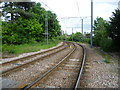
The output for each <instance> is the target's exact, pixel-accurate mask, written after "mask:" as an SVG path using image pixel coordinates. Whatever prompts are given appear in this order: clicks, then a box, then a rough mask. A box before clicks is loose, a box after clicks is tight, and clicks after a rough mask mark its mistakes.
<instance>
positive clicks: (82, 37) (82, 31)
mask: <svg viewBox="0 0 120 90" xmlns="http://www.w3.org/2000/svg"><path fill="white" fill-rule="evenodd" d="M81 20H82V40H83V19H81Z"/></svg>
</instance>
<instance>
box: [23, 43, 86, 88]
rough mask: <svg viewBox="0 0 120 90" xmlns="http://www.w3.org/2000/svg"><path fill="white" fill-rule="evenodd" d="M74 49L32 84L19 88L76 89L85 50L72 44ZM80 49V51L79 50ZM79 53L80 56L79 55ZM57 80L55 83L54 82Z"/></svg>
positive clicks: (78, 45)
mask: <svg viewBox="0 0 120 90" xmlns="http://www.w3.org/2000/svg"><path fill="white" fill-rule="evenodd" d="M72 44H73V46H74V48H73V49H72V50H71V51H70V53H68V54H67V55H66V56H65V57H64V58H63V59H61V60H60V62H58V63H57V64H56V65H54V66H53V67H52V68H51V69H49V70H48V71H46V72H45V73H44V74H43V75H41V76H39V77H38V78H37V79H36V80H34V81H33V82H32V83H30V84H28V85H26V86H25V87H24V86H21V87H22V89H24V90H26V89H30V88H36V87H40V88H51V87H52V88H61V87H62V88H74V89H75V90H76V89H77V88H78V85H79V82H80V77H81V74H82V71H83V66H84V62H85V56H86V51H85V48H84V47H83V46H82V45H80V44H76V43H72ZM80 48H81V49H80ZM80 51H81V55H80ZM56 80H57V81H56Z"/></svg>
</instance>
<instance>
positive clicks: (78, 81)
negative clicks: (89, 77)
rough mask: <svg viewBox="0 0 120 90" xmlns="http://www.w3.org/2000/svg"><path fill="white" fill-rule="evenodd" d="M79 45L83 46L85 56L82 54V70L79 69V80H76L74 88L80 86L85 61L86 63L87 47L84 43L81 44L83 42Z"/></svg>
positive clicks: (75, 89)
mask: <svg viewBox="0 0 120 90" xmlns="http://www.w3.org/2000/svg"><path fill="white" fill-rule="evenodd" d="M77 44H78V43H77ZM78 45H79V46H81V47H82V49H83V56H82V63H81V67H80V70H79V74H78V77H77V80H76V83H75V86H74V90H77V88H78V86H79V83H80V79H81V75H82V72H83V67H84V63H85V58H86V49H85V47H84V46H83V45H81V44H78Z"/></svg>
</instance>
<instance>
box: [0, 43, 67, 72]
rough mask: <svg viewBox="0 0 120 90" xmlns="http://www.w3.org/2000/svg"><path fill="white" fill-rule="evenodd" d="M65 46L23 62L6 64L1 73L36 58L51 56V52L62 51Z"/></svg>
mask: <svg viewBox="0 0 120 90" xmlns="http://www.w3.org/2000/svg"><path fill="white" fill-rule="evenodd" d="M66 46H67V45H66V44H65V45H64V46H63V47H60V48H57V49H55V50H52V51H49V52H45V53H43V54H40V55H35V56H33V57H31V58H26V59H24V60H19V61H17V62H13V63H8V64H6V65H3V66H2V68H0V69H2V71H5V70H8V69H10V68H14V67H16V66H19V65H22V64H24V63H27V62H30V61H33V60H35V59H37V58H41V57H43V56H46V55H49V54H51V53H53V52H56V51H59V50H62V49H64V48H65V47H66Z"/></svg>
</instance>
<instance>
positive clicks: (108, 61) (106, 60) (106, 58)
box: [104, 55, 110, 63]
mask: <svg viewBox="0 0 120 90" xmlns="http://www.w3.org/2000/svg"><path fill="white" fill-rule="evenodd" d="M104 57H105V59H104V62H106V63H110V56H109V55H105V56H104Z"/></svg>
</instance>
